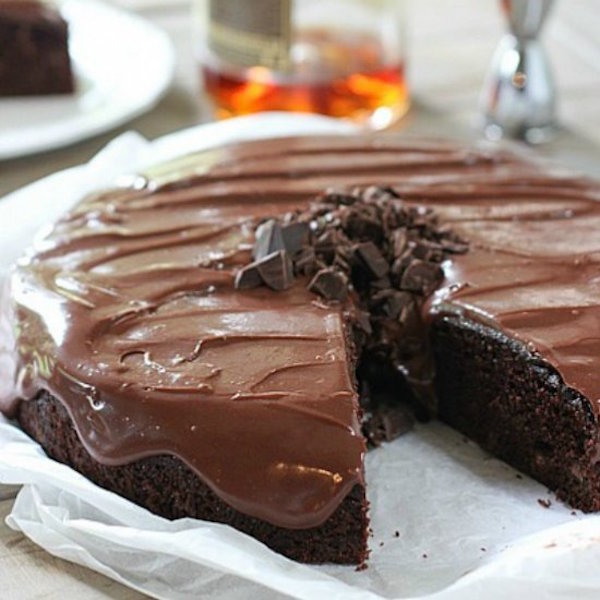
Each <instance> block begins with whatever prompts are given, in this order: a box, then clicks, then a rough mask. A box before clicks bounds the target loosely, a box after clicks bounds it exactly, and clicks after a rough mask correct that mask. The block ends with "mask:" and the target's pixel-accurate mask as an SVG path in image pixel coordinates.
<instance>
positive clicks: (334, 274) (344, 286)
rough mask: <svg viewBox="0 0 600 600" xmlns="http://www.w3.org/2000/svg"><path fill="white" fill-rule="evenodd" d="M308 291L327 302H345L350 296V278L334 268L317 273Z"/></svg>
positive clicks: (327, 268)
mask: <svg viewBox="0 0 600 600" xmlns="http://www.w3.org/2000/svg"><path fill="white" fill-rule="evenodd" d="M308 289H309V290H310V291H311V292H314V293H315V294H319V296H322V297H323V298H325V299H326V300H339V301H340V302H341V301H342V300H345V299H346V297H347V296H348V278H347V277H346V276H345V275H344V274H343V273H342V272H341V271H338V270H337V269H335V268H333V267H326V268H325V269H321V270H320V271H318V272H317V274H316V275H315V276H314V277H313V278H312V281H311V282H310V283H309V284H308Z"/></svg>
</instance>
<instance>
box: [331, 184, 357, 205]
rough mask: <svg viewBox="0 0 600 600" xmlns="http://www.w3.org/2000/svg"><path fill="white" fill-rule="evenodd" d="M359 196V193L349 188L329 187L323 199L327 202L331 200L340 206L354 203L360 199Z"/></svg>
mask: <svg viewBox="0 0 600 600" xmlns="http://www.w3.org/2000/svg"><path fill="white" fill-rule="evenodd" d="M359 197H360V195H359V194H354V193H352V192H349V191H347V190H341V189H337V188H329V189H327V190H326V191H325V194H324V196H323V199H324V201H325V202H329V203H332V204H335V205H338V206H339V205H345V206H350V205H351V204H354V203H355V202H356V201H357V200H358V199H359Z"/></svg>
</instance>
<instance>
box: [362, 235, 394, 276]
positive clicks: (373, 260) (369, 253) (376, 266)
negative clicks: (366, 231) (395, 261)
mask: <svg viewBox="0 0 600 600" xmlns="http://www.w3.org/2000/svg"><path fill="white" fill-rule="evenodd" d="M355 255H356V256H357V257H358V259H359V260H360V261H361V263H362V265H363V266H364V267H365V268H366V269H367V272H368V273H369V275H370V276H371V277H372V278H373V279H381V278H382V277H384V276H385V275H387V273H388V271H389V268H390V267H389V265H388V262H387V260H385V258H384V257H383V256H382V255H381V252H379V250H378V249H377V246H376V245H375V244H374V243H373V242H365V243H363V244H358V245H357V246H356V247H355Z"/></svg>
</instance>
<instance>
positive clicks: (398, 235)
mask: <svg viewBox="0 0 600 600" xmlns="http://www.w3.org/2000/svg"><path fill="white" fill-rule="evenodd" d="M407 243H408V235H407V234H406V229H396V230H395V231H394V232H392V254H393V255H394V257H395V258H398V257H399V256H402V253H403V252H404V249H405V248H406V244H407Z"/></svg>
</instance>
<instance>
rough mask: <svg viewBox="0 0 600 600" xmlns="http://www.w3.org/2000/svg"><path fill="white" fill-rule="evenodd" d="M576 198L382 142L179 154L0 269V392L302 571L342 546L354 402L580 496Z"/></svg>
mask: <svg viewBox="0 0 600 600" xmlns="http://www.w3.org/2000/svg"><path fill="white" fill-rule="evenodd" d="M371 186H375V187H371ZM329 188H334V189H335V190H337V191H328V192H326V193H325V194H324V190H328V189H329ZM355 188H356V189H355ZM339 190H342V191H341V192H340V191H339ZM357 190H358V191H357ZM367 190H371V191H370V192H367ZM373 190H375V194H374V196H373ZM599 200H600V186H599V185H598V184H597V183H595V182H592V181H588V180H585V179H581V178H577V177H572V176H564V175H555V174H552V173H549V172H547V171H546V170H544V169H543V168H541V167H540V166H538V165H536V164H532V163H529V162H527V161H526V160H524V159H522V158H520V157H518V156H516V155H514V154H511V153H508V152H505V151H493V152H491V151H488V150H485V149H480V148H471V147H463V146H458V145H454V144H450V143H443V142H428V141H406V140H404V139H399V138H396V137H374V138H371V137H359V136H357V137H317V138H295V139H282V140H272V141H260V142H248V143H243V144H238V145H232V146H228V147H225V148H221V149H218V150H212V151H210V152H206V153H201V154H198V155H194V156H191V157H188V158H186V159H185V160H183V161H178V162H177V163H176V165H173V166H172V167H169V166H163V167H161V168H159V169H157V170H154V171H152V172H150V173H148V174H147V181H146V185H144V186H136V187H135V188H131V189H116V190H113V191H109V192H104V193H101V194H97V195H95V196H93V197H90V198H87V199H85V200H84V201H83V202H82V203H81V204H79V205H78V206H77V207H75V208H74V209H73V210H72V211H71V212H70V213H69V214H68V215H66V216H65V217H64V218H63V219H61V220H60V221H59V222H58V223H56V224H55V225H54V227H53V229H52V231H51V232H50V233H49V234H48V235H47V236H46V237H45V238H44V239H43V240H41V241H40V242H38V244H37V245H36V247H35V248H33V249H32V250H31V252H30V253H29V254H28V255H27V256H26V257H25V258H24V259H23V260H22V261H21V262H20V263H19V265H18V266H17V267H16V269H15V270H14V272H13V275H12V279H11V289H12V304H11V305H10V306H5V307H3V310H7V311H10V312H11V314H10V317H9V318H10V319H11V320H12V322H13V324H14V333H15V339H14V341H13V350H12V352H11V353H10V356H8V357H4V359H5V360H2V361H0V364H2V365H10V366H11V369H9V371H10V372H6V373H2V374H1V376H2V377H6V378H8V380H9V381H13V382H14V386H13V390H12V391H11V392H10V393H9V394H7V395H6V396H4V397H2V398H0V408H2V410H3V412H4V413H5V414H8V415H10V416H15V417H16V418H17V419H18V420H19V422H20V423H21V425H22V427H23V428H24V429H25V430H26V431H28V432H29V433H30V434H31V435H32V436H33V437H34V438H35V439H37V440H38V441H39V442H40V443H41V444H42V446H43V447H44V448H45V449H46V451H47V452H48V454H49V455H50V456H52V457H54V458H56V459H58V460H60V461H63V462H66V463H67V464H71V465H73V466H74V467H75V468H76V469H78V470H80V471H81V472H82V473H84V474H85V475H86V476H88V477H89V478H90V479H92V480H93V481H96V482H97V483H98V484H99V485H102V486H104V487H106V488H108V489H111V490H113V491H116V492H117V493H119V494H122V495H124V496H125V497H127V498H130V499H131V500H133V501H134V502H137V503H139V504H141V505H143V506H146V507H148V508H149V509H150V510H153V511H154V512H156V513H158V514H162V515H164V516H166V517H168V518H177V517H181V516H194V517H198V518H204V519H210V520H214V521H220V522H224V523H229V524H231V525H232V526H234V527H237V528H238V529H240V530H242V531H246V532H247V533H250V534H251V535H253V536H255V537H257V538H258V539H260V540H262V541H264V542H265V543H267V544H268V545H269V546H271V547H272V548H274V549H275V550H277V551H279V552H282V553H284V554H286V555H287V556H290V557H292V558H295V559H297V560H302V561H306V562H325V561H333V562H340V563H352V562H360V561H362V560H363V559H364V558H365V556H366V538H367V517H366V500H365V488H364V480H363V472H362V469H363V465H362V460H363V455H364V451H365V447H366V440H365V437H364V436H363V435H362V434H361V419H362V418H363V416H364V413H371V414H372V415H373V416H374V418H375V421H376V427H375V428H371V430H370V431H371V432H374V433H373V435H372V436H371V435H370V434H369V438H370V439H371V441H374V442H378V441H379V439H380V438H381V437H384V438H385V437H386V436H387V434H388V433H390V432H391V430H393V429H394V427H395V425H398V423H399V422H400V421H402V419H400V420H398V419H394V418H392V417H390V411H393V409H394V403H395V402H398V401H401V400H402V401H405V402H408V403H409V404H411V405H412V407H413V408H414V410H415V411H416V413H417V415H418V416H433V417H435V416H439V417H440V418H441V419H443V420H445V421H447V422H449V423H450V424H452V425H453V426H454V427H457V428H458V429H460V430H462V431H464V432H465V433H467V434H468V435H469V436H471V437H472V438H473V439H475V440H476V441H478V442H479V443H480V444H481V445H482V446H484V447H485V448H487V449H489V450H491V451H492V452H494V453H495V454H496V455H498V456H500V457H502V458H504V459H505V460H507V461H508V462H510V463H511V464H513V465H515V466H517V467H518V468H520V469H522V470H523V471H525V472H526V473H529V474H531V475H533V476H534V477H536V478H537V479H539V480H540V481H542V482H543V483H545V484H547V485H548V486H550V487H552V488H553V489H555V490H557V492H558V493H559V495H560V496H561V497H562V498H564V499H565V500H567V501H568V502H570V503H572V504H573V505H574V506H577V507H579V508H582V509H584V510H597V509H598V508H599V507H600V480H599V478H598V475H597V464H598V456H599V455H600V453H599V452H598V448H599V446H598V443H599V439H598V438H599V429H598V408H599V406H598V402H599V400H600V369H599V368H598V367H599V365H600V277H599V276H598V273H599V272H600V269H599V267H600V264H599V263H600V236H599V235H598V231H599V230H600V203H599ZM357 212H358V213H360V215H361V216H360V218H357ZM383 215H386V216H385V217H384V216H383ZM402 215H405V216H402ZM384 222H385V224H386V225H385V228H384V227H383V225H382V224H383V223H384ZM298 223H301V224H302V223H304V225H305V226H306V227H307V228H308V230H309V235H308V236H307V237H303V236H302V235H301V236H299V237H298V236H296V233H297V231H296V230H294V232H295V233H290V232H288V233H286V235H288V234H289V236H290V237H289V238H288V243H289V244H292V246H294V245H295V246H294V247H295V249H294V250H292V249H291V246H286V243H285V240H284V242H283V249H282V246H281V243H282V242H281V241H278V239H279V238H278V236H281V235H282V231H281V229H282V228H285V227H287V226H291V225H296V224H298ZM305 231H306V228H305ZM257 238H258V239H257ZM299 239H300V242H298V240H299ZM290 240H291V241H290ZM307 240H308V241H307ZM278 244H279V245H278ZM298 244H299V247H298ZM466 246H468V251H466V250H467V247H466ZM253 254H254V255H253ZM426 274H427V275H426ZM404 293H406V294H408V296H407V295H404ZM407 314H410V315H412V316H411V318H407ZM359 391H360V392H361V395H362V396H363V398H362V402H363V405H362V407H361V405H360V404H359ZM382 397H385V401H384V402H383V404H381V405H379V404H378V403H377V402H379V400H375V399H380V398H382ZM400 428H402V423H400ZM398 476H399V477H401V476H402V474H401V473H399V474H398Z"/></svg>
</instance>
